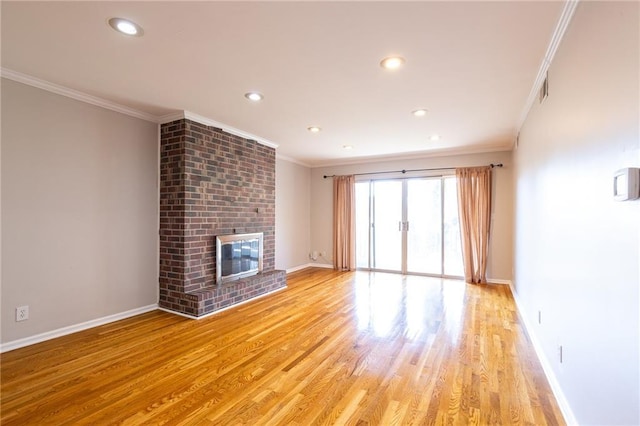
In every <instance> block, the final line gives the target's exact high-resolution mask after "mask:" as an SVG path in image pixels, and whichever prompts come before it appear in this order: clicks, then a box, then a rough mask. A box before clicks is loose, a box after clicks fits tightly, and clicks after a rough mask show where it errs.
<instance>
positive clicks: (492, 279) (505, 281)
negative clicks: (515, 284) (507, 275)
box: [487, 278, 513, 292]
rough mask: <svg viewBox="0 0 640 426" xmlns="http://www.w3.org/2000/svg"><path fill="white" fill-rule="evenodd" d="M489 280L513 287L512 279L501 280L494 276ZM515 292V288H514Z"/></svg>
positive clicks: (490, 282) (489, 281) (491, 282)
mask: <svg viewBox="0 0 640 426" xmlns="http://www.w3.org/2000/svg"><path fill="white" fill-rule="evenodd" d="M487 282H488V283H489V284H504V285H508V286H509V287H511V280H500V279H497V278H496V279H494V278H490V279H488V280H487ZM512 292H513V289H512Z"/></svg>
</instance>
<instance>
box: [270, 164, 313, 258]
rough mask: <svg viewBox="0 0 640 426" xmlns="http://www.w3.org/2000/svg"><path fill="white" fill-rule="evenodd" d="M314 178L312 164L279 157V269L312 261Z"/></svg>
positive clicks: (277, 248) (277, 253)
mask: <svg viewBox="0 0 640 426" xmlns="http://www.w3.org/2000/svg"><path fill="white" fill-rule="evenodd" d="M310 179H311V171H310V169H309V168H308V167H305V166H301V165H299V164H296V163H292V162H290V161H287V160H284V159H281V158H278V157H276V269H284V270H287V269H291V268H295V267H298V266H301V265H306V264H307V263H309V262H310V260H309V257H308V256H309V247H310V239H311V230H310V229H311V225H310V217H311V212H310V208H311V201H310V200H311V196H310V190H311V185H310Z"/></svg>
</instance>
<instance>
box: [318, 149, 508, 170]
mask: <svg viewBox="0 0 640 426" xmlns="http://www.w3.org/2000/svg"><path fill="white" fill-rule="evenodd" d="M508 151H511V146H510V145H509V144H501V145H492V146H487V147H480V148H452V149H441V150H437V151H431V152H413V153H403V154H398V155H380V156H375V157H360V158H354V159H346V160H344V161H340V160H337V161H327V162H323V163H314V164H313V165H312V166H311V168H312V169H317V168H321V167H340V166H351V165H358V164H373V163H384V162H387V161H402V160H419V159H423V158H436V157H449V156H461V155H476V154H487V153H492V152H508Z"/></svg>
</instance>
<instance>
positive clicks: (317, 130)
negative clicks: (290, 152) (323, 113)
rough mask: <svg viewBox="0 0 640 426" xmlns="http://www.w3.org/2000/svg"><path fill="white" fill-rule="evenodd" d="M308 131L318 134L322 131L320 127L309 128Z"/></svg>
mask: <svg viewBox="0 0 640 426" xmlns="http://www.w3.org/2000/svg"><path fill="white" fill-rule="evenodd" d="M307 130H308V131H310V132H311V133H318V132H319V131H320V130H322V129H321V128H320V127H318V126H310V127H307Z"/></svg>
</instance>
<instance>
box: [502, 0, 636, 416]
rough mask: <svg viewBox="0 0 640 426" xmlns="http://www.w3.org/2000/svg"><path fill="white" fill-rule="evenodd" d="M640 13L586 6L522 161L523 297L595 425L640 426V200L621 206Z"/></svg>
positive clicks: (536, 111) (565, 387)
mask: <svg viewBox="0 0 640 426" xmlns="http://www.w3.org/2000/svg"><path fill="white" fill-rule="evenodd" d="M639 7H640V4H639V3H637V2H629V3H619V2H580V3H579V4H578V6H577V9H576V12H575V15H574V18H573V21H572V22H571V24H570V26H569V28H568V31H567V33H566V35H565V38H564V40H563V41H562V44H561V45H560V47H559V49H558V51H557V53H556V56H555V59H554V61H553V63H552V65H551V67H550V69H549V97H548V98H547V99H546V100H545V101H544V103H542V104H538V103H537V102H536V105H535V106H534V107H533V109H532V110H531V112H530V114H529V116H528V118H527V120H526V122H525V125H524V127H523V129H522V131H521V134H520V143H519V146H518V148H517V149H516V150H515V151H514V160H515V165H516V172H515V175H514V176H515V288H516V292H517V297H518V299H519V301H520V303H521V308H522V314H523V315H524V316H525V318H526V319H527V321H528V323H529V324H530V327H531V329H530V332H531V333H532V334H533V337H534V340H537V341H538V342H539V346H540V347H541V349H542V350H543V351H544V353H545V355H546V357H545V358H546V360H545V361H546V362H547V363H548V364H549V366H550V368H551V369H552V371H553V375H554V376H555V378H556V379H557V382H558V384H559V386H560V388H561V389H562V393H563V394H564V396H565V397H566V400H567V402H568V405H569V406H570V407H571V410H572V411H573V413H574V415H575V417H576V419H577V421H578V422H579V423H580V424H584V425H587V424H593V425H595V424H598V425H604V424H607V425H613V424H629V425H630V424H640V415H639V413H638V410H639V407H640V394H639V389H640V382H639V373H640V371H639V369H638V365H639V362H640V358H639V349H638V347H639V332H640V330H639V327H638V321H639V316H640V311H639V309H638V300H639V299H638V298H639V296H640V293H639V287H640V271H639V265H640V200H636V201H627V202H616V201H614V200H613V196H612V195H613V194H612V189H613V174H614V172H615V171H616V170H617V169H620V168H623V167H630V166H633V167H640V134H639V130H638V128H639V126H640V119H639V117H640V108H639V104H640V97H639V89H640V87H639V83H638V81H639V76H640V67H639V52H640V45H639V38H640V37H639V36H640V26H639V16H640V15H639V13H640V10H639ZM538 311H540V312H541V319H542V321H541V323H540V324H538ZM560 345H562V348H563V352H562V353H563V362H562V363H560V360H559V355H558V347H559V346H560Z"/></svg>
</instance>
